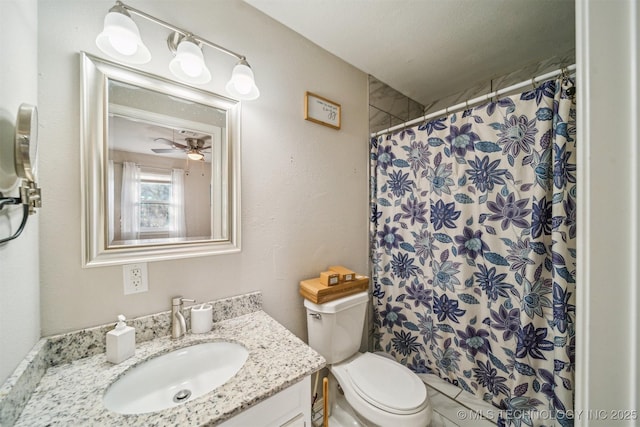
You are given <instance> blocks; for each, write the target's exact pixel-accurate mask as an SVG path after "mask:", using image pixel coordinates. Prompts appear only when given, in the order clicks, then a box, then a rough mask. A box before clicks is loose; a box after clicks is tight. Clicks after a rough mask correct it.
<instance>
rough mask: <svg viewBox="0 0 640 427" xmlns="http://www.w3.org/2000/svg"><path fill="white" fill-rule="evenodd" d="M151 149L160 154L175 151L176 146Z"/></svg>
mask: <svg viewBox="0 0 640 427" xmlns="http://www.w3.org/2000/svg"><path fill="white" fill-rule="evenodd" d="M151 151H153V152H154V153H158V154H165V153H175V152H176V149H175V148H152V149H151Z"/></svg>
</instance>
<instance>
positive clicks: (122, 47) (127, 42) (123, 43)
mask: <svg viewBox="0 0 640 427" xmlns="http://www.w3.org/2000/svg"><path fill="white" fill-rule="evenodd" d="M109 42H111V46H113V48H114V49H115V50H117V51H118V52H120V53H121V54H123V55H126V56H130V55H133V54H134V53H136V51H137V50H138V43H136V41H135V39H133V38H132V37H131V34H129V33H126V32H123V31H117V30H114V31H112V32H111V34H109Z"/></svg>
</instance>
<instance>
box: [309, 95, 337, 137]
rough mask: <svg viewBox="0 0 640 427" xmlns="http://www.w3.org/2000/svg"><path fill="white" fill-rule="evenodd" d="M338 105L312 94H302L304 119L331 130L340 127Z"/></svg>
mask: <svg viewBox="0 0 640 427" xmlns="http://www.w3.org/2000/svg"><path fill="white" fill-rule="evenodd" d="M341 113H342V111H341V107H340V104H338V103H336V102H333V101H331V100H329V99H327V98H324V97H322V96H320V95H317V94H315V93H312V92H306V93H305V94H304V118H305V120H308V121H310V122H314V123H318V124H320V125H323V126H327V127H330V128H332V129H336V130H339V129H340V126H341V119H342V118H341V115H342V114H341Z"/></svg>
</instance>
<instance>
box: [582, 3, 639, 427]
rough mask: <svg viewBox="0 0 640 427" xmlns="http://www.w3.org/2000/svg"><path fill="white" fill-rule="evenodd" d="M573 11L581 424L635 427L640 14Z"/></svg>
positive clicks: (589, 7)
mask: <svg viewBox="0 0 640 427" xmlns="http://www.w3.org/2000/svg"><path fill="white" fill-rule="evenodd" d="M576 12H577V13H576V17H577V35H578V37H577V49H576V53H577V60H578V70H577V71H578V79H577V82H578V92H577V100H578V109H577V111H578V121H577V124H578V126H579V128H578V135H579V138H580V139H579V145H578V155H579V157H578V162H577V163H578V192H579V194H578V198H577V201H578V203H579V206H578V215H579V216H578V227H579V229H578V257H579V258H578V260H577V269H578V270H577V273H578V274H577V283H578V287H577V296H578V298H577V302H576V306H577V309H576V313H577V316H578V325H577V328H576V331H577V336H576V344H577V347H576V362H577V369H576V382H577V384H578V388H577V393H576V410H577V411H586V412H584V413H582V416H581V417H580V418H579V422H577V423H576V425H585V426H586V425H602V426H612V425H616V426H637V425H638V423H639V421H638V417H639V416H640V415H638V414H637V413H636V415H635V416H633V415H632V414H631V413H630V412H624V411H625V410H626V411H630V410H640V395H639V390H638V387H639V385H640V382H639V380H638V374H639V373H640V372H639V368H640V366H639V363H640V361H639V354H638V351H639V348H638V342H639V341H638V326H639V325H638V309H639V301H638V295H640V292H639V291H638V288H640V264H639V262H638V261H639V256H640V234H639V230H640V225H639V224H640V190H639V188H640V187H639V185H640V176H639V173H640V148H639V147H640V138H639V135H640V124H639V123H640V122H639V120H640V109H639V107H640V92H639V90H640V89H639V85H640V62H639V56H638V55H639V50H638V49H639V46H640V29H639V27H638V25H640V10H639V6H638V2H637V1H635V0H611V1H609V0H606V1H605V0H590V1H587V0H579V1H578V2H577V9H576ZM589 410H592V411H601V412H595V413H592V414H591V417H590V416H589V412H588V411H589ZM612 410H622V411H623V412H612ZM578 414H580V412H578ZM596 414H597V415H598V416H596ZM615 415H623V416H624V415H627V416H628V418H624V417H623V418H622V420H620V417H619V418H618V420H616V419H614V418H613V417H614V416H615ZM603 416H604V417H603Z"/></svg>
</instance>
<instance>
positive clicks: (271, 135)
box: [38, 0, 368, 337]
mask: <svg viewBox="0 0 640 427" xmlns="http://www.w3.org/2000/svg"><path fill="white" fill-rule="evenodd" d="M112 5H113V1H112V0H106V1H98V0H96V1H86V0H65V1H59V0H40V2H39V19H40V22H39V29H40V34H39V42H40V46H39V55H38V59H39V65H38V67H39V74H40V82H39V87H40V91H39V102H40V108H41V122H42V130H41V137H42V140H43V144H42V145H41V147H42V149H41V159H42V162H41V165H42V166H41V177H42V188H43V192H44V194H45V196H46V199H45V202H44V203H45V206H46V212H44V215H42V218H41V220H42V222H41V243H40V244H41V252H42V257H41V276H42V329H43V334H44V335H45V336H46V335H50V334H55V333H59V332H63V331H70V330H75V329H79V328H83V327H89V326H93V325H97V324H102V323H106V322H110V321H113V320H114V319H115V318H116V316H117V314H118V313H124V314H125V315H126V316H127V317H134V316H139V315H143V314H147V313H152V312H158V311H163V310H168V309H169V306H170V298H171V297H173V296H176V295H183V296H185V297H192V298H196V299H197V300H199V301H202V300H211V299H217V298H221V297H226V296H231V295H237V294H241V293H246V292H249V291H253V290H262V292H263V295H264V306H265V310H266V311H267V312H268V313H269V314H270V315H272V316H273V317H274V318H276V319H277V320H279V321H280V322H281V323H283V324H284V325H285V326H286V327H287V328H289V329H290V330H291V331H293V332H294V333H295V334H297V335H298V336H301V337H306V323H305V317H304V311H303V306H302V299H301V297H300V296H299V295H298V282H299V281H300V280H301V279H305V278H309V277H313V276H314V275H317V274H318V273H319V272H320V271H322V270H323V269H325V268H326V267H327V266H328V265H330V264H334V263H342V264H344V265H346V266H348V267H350V268H352V269H355V270H357V271H358V272H362V273H366V268H367V221H368V206H367V200H368V197H367V194H368V182H367V166H368V160H367V158H368V137H367V135H368V117H367V90H368V89H367V76H366V74H364V73H363V72H361V71H359V70H356V69H355V68H353V67H352V66H350V65H347V64H346V63H344V62H343V61H341V60H339V59H338V58H336V57H334V56H332V55H330V54H328V53H327V52H325V51H323V50H321V49H320V48H318V47H317V46H315V45H313V44H311V43H310V42H308V41H307V40H305V39H303V38H301V37H300V36H298V35H296V34H295V33H293V32H292V31H290V30H288V29H286V28H285V27H283V26H281V25H280V24H278V23H276V22H275V21H273V20H271V19H270V18H268V17H266V16H265V15H263V14H262V13H260V12H258V11H257V10H255V9H253V8H252V7H250V6H248V5H247V4H245V3H243V2H240V1H237V0H219V1H214V2H212V1H210V0H193V1H176V0H172V1H158V0H155V1H150V0H145V1H142V0H140V1H138V0H136V1H132V2H131V6H133V7H136V8H139V9H141V10H143V11H145V12H147V13H149V14H151V15H154V16H157V17H158V18H161V19H164V20H167V21H169V22H171V23H173V24H174V25H177V26H179V27H183V28H185V29H188V30H191V31H193V32H194V33H196V34H198V35H200V36H202V37H204V38H206V39H209V40H211V41H213V42H215V43H218V44H220V45H222V46H225V47H227V48H229V49H231V50H234V51H236V52H239V53H242V54H244V55H246V56H247V58H248V61H249V63H250V64H251V66H252V67H253V70H254V72H255V75H256V82H257V84H258V86H259V87H260V89H261V93H262V95H261V97H260V98H259V99H258V100H257V101H252V102H246V103H243V106H242V228H243V229H242V252H241V253H240V254H237V255H224V256H214V257H201V258H191V259H186V260H175V261H168V262H155V263H149V265H148V271H149V287H150V290H149V292H147V293H144V294H136V295H128V296H124V294H123V288H122V268H121V267H117V266H116V267H103V268H91V269H82V268H81V258H80V254H81V241H80V212H81V206H80V140H79V138H80V137H79V135H80V127H79V126H80V125H79V123H80V111H79V96H80V95H79V80H80V76H79V58H78V52H79V51H81V50H84V51H87V52H89V53H93V54H95V55H98V56H103V55H102V54H101V53H100V51H98V49H97V48H96V47H95V43H94V40H95V37H96V35H97V34H98V33H99V32H100V31H101V30H102V21H103V19H104V16H105V14H106V13H107V11H108V10H109V8H110V7H111V6H112ZM134 20H136V22H137V23H138V25H139V27H140V31H141V34H142V36H143V38H144V40H145V43H146V44H147V46H148V47H149V49H150V50H151V52H152V55H153V59H152V61H151V62H150V63H149V64H145V65H142V66H140V67H139V68H140V69H142V70H144V71H147V72H151V73H153V74H157V75H161V76H164V77H169V78H171V74H170V73H169V71H168V63H169V60H170V59H171V54H170V52H169V50H168V49H167V48H166V37H167V35H168V34H169V32H168V30H165V29H163V28H162V27H160V26H157V25H154V24H150V23H148V22H147V21H144V20H142V19H140V18H135V17H134ZM205 56H206V58H207V62H208V65H209V68H210V70H211V72H212V74H213V76H214V77H213V81H212V83H211V84H209V85H207V88H208V89H209V90H212V91H214V92H219V93H224V84H225V83H226V80H227V79H228V76H229V75H230V72H231V69H232V67H233V65H234V60H233V58H231V57H229V56H226V55H223V54H220V53H218V52H216V51H214V50H212V49H208V48H205ZM305 91H312V92H315V93H318V94H320V95H322V96H325V97H327V98H329V99H332V100H334V101H335V102H338V103H340V104H342V112H343V117H342V124H343V127H342V129H341V130H339V131H336V130H333V129H330V128H328V127H324V126H320V125H317V124H314V123H311V122H308V121H305V120H304V117H303V100H304V93H305Z"/></svg>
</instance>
